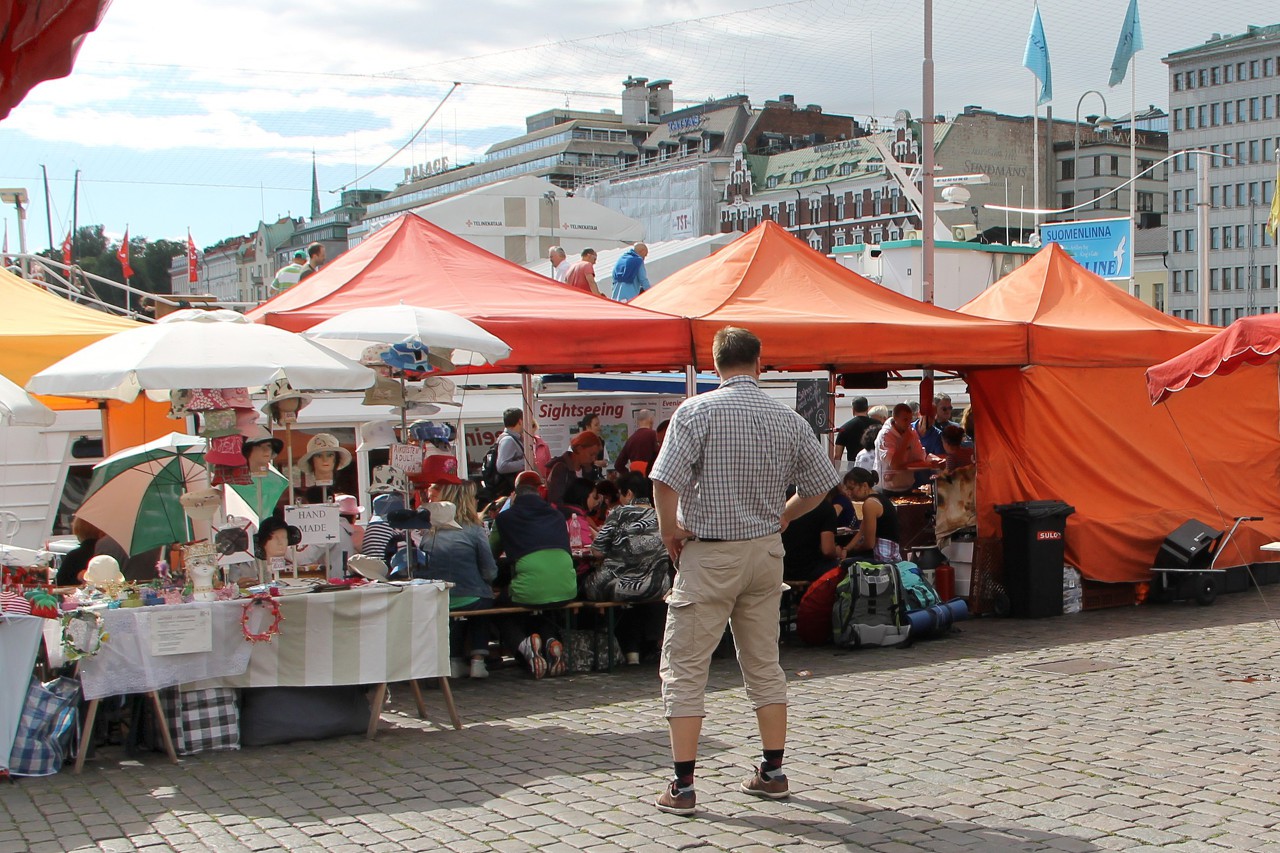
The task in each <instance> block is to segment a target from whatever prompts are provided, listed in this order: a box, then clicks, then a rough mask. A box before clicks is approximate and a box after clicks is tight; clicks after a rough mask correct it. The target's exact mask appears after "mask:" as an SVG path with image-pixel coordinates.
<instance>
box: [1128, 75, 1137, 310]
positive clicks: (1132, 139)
mask: <svg viewBox="0 0 1280 853" xmlns="http://www.w3.org/2000/svg"><path fill="white" fill-rule="evenodd" d="M1129 63H1130V65H1129V180H1131V181H1132V182H1133V183H1131V184H1130V185H1129V241H1130V242H1129V295H1130V296H1137V295H1138V291H1137V289H1136V287H1135V284H1136V281H1137V278H1138V263H1137V261H1138V248H1137V246H1138V54H1137V52H1136V51H1135V52H1134V54H1133V56H1131V57H1129Z"/></svg>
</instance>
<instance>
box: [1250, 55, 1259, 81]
mask: <svg viewBox="0 0 1280 853" xmlns="http://www.w3.org/2000/svg"><path fill="white" fill-rule="evenodd" d="M1249 79H1250V80H1257V79H1258V60H1256V59H1254V60H1251V61H1250V62H1249Z"/></svg>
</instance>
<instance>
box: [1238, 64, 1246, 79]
mask: <svg viewBox="0 0 1280 853" xmlns="http://www.w3.org/2000/svg"><path fill="white" fill-rule="evenodd" d="M1245 73H1246V66H1245V64H1244V63H1243V62H1237V63H1236V79H1237V80H1244V79H1246V78H1245Z"/></svg>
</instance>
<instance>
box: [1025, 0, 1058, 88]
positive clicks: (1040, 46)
mask: <svg viewBox="0 0 1280 853" xmlns="http://www.w3.org/2000/svg"><path fill="white" fill-rule="evenodd" d="M1022 65H1023V67H1024V68H1027V69H1029V70H1030V71H1031V73H1032V74H1034V75H1036V77H1037V78H1038V79H1039V80H1040V98H1039V100H1037V101H1036V103H1037V104H1047V103H1048V102H1049V101H1052V100H1053V73H1052V72H1051V71H1050V70H1049V43H1048V42H1046V41H1045V40H1044V25H1043V24H1041V23H1040V5H1039V4H1036V15H1035V17H1034V18H1032V19H1031V35H1030V36H1028V38H1027V52H1026V53H1024V54H1023V55H1022Z"/></svg>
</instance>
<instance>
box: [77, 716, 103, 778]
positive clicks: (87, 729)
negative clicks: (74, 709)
mask: <svg viewBox="0 0 1280 853" xmlns="http://www.w3.org/2000/svg"><path fill="white" fill-rule="evenodd" d="M98 701H99V700H97V699H90V700H89V708H88V710H86V711H85V712H84V726H83V728H82V729H81V731H80V748H79V749H77V750H76V766H75V769H74V770H72V771H71V772H72V773H76V774H78V773H79V772H80V771H81V770H83V769H84V759H85V756H86V755H87V754H88V752H89V744H91V743H92V742H93V741H92V740H91V738H92V737H93V721H94V719H95V718H96V717H97V716H98Z"/></svg>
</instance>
